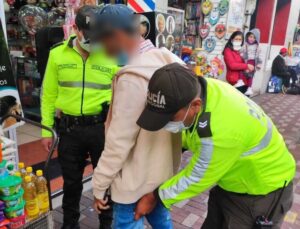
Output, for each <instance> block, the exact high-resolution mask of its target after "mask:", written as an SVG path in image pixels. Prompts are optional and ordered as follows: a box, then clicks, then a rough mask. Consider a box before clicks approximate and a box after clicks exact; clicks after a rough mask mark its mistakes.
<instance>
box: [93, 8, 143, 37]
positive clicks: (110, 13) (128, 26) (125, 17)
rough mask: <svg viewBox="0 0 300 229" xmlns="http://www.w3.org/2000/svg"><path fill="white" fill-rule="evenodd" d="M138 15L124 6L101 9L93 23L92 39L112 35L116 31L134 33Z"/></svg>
mask: <svg viewBox="0 0 300 229" xmlns="http://www.w3.org/2000/svg"><path fill="white" fill-rule="evenodd" d="M137 25H138V23H137V19H136V14H135V13H134V11H133V10H131V9H130V8H128V7H127V6H126V5H123V4H115V5H111V4H107V5H105V6H103V7H102V8H100V9H99V10H98V11H97V13H96V15H95V18H94V20H93V22H92V30H93V33H92V39H93V40H97V39H99V38H101V37H104V36H107V35H110V34H112V32H113V31H114V30H116V29H121V30H124V31H128V32H134V31H135V30H136V29H137V28H138V27H137Z"/></svg>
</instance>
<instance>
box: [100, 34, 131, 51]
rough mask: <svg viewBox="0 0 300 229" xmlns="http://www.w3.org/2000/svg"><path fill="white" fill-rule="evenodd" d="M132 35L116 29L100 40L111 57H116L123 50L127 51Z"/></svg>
mask: <svg viewBox="0 0 300 229" xmlns="http://www.w3.org/2000/svg"><path fill="white" fill-rule="evenodd" d="M131 41H132V37H131V36H130V35H128V34H127V33H126V32H123V31H114V32H113V33H112V34H111V35H110V36H107V37H104V38H102V39H101V40H100V43H101V44H102V46H103V48H104V50H105V51H106V53H107V54H108V55H109V56H111V57H116V56H117V55H118V54H120V53H121V52H124V51H125V52H127V51H128V46H129V44H130V43H131Z"/></svg>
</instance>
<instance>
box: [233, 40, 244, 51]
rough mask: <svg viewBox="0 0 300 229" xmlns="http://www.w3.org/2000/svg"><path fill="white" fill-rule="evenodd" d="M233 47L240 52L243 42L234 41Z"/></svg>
mask: <svg viewBox="0 0 300 229" xmlns="http://www.w3.org/2000/svg"><path fill="white" fill-rule="evenodd" d="M232 45H233V49H234V50H235V51H240V50H241V49H242V42H241V41H233V42H232Z"/></svg>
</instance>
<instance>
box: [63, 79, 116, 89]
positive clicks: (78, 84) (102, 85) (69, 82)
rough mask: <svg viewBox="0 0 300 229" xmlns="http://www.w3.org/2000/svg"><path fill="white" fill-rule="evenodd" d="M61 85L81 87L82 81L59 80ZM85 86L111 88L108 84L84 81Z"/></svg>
mask: <svg viewBox="0 0 300 229" xmlns="http://www.w3.org/2000/svg"><path fill="white" fill-rule="evenodd" d="M58 84H59V86H61V87H80V88H82V81H59V82H58ZM84 87H85V88H91V89H98V90H109V89H111V85H110V84H98V83H92V82H84Z"/></svg>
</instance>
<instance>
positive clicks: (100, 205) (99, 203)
mask: <svg viewBox="0 0 300 229" xmlns="http://www.w3.org/2000/svg"><path fill="white" fill-rule="evenodd" d="M107 202H108V198H107V197H106V198H105V199H104V200H99V199H97V198H95V200H94V209H95V210H96V212H97V213H98V214H100V213H101V210H107V209H109V208H110V206H109V205H107Z"/></svg>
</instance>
